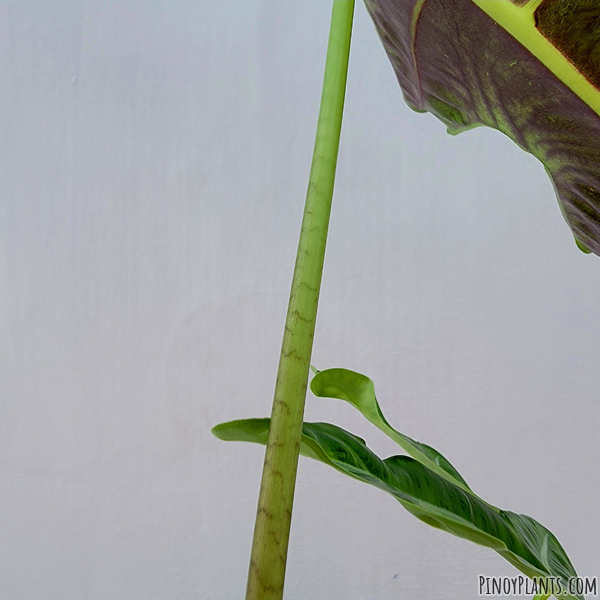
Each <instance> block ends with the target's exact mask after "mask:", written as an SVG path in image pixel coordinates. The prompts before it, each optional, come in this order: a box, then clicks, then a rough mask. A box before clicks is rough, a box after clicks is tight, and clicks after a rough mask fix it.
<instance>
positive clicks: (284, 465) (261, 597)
mask: <svg viewBox="0 0 600 600" xmlns="http://www.w3.org/2000/svg"><path fill="white" fill-rule="evenodd" d="M353 13H354V0H334V3H333V10H332V14H331V27H330V30H329V43H328V46H327V59H326V63H325V76H324V79H323V91H322V95H321V108H320V111H319V121H318V125H317V134H316V139H315V148H314V152H313V160H312V166H311V171H310V179H309V183H308V191H307V195H306V204H305V207H304V216H303V219H302V229H301V231H300V241H299V243H298V253H297V255H296V266H295V269H294V278H293V281H292V289H291V292H290V300H289V305H288V312H287V318H286V323H285V332H284V335H283V343H282V347H281V356H280V360H279V370H278V372H277V382H276V384H275V395H274V399H273V409H272V413H271V428H270V431H269V440H268V443H267V450H266V453H265V463H264V467H263V474H262V482H261V488H260V496H259V501H258V511H257V515H256V525H255V528H254V541H253V544H252V556H251V560H250V570H249V573H248V587H247V590H246V600H281V598H282V597H283V583H284V578H285V567H286V561H287V549H288V541H289V533H290V524H291V518H292V504H293V500H294V487H295V483H296V470H297V466H298V453H299V450H300V438H301V435H302V419H303V416H304V401H305V398H306V387H307V383H308V372H309V367H310V356H311V351H312V344H313V336H314V331H315V322H316V317H317V304H318V300H319V290H320V288H321V276H322V273H323V261H324V258H325V244H326V242H327V230H328V227H329V215H330V213H331V199H332V196H333V185H334V180H335V168H336V164H337V155H338V148H339V141H340V130H341V126H342V113H343V108H344V95H345V89H346V75H347V72H348V57H349V53H350V37H351V32H352V17H353Z"/></svg>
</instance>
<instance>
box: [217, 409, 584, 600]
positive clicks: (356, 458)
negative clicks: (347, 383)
mask: <svg viewBox="0 0 600 600" xmlns="http://www.w3.org/2000/svg"><path fill="white" fill-rule="evenodd" d="M245 423H248V427H247V428H246V427H245V425H244V424H245ZM268 427H269V419H249V420H245V421H244V420H242V421H232V422H230V423H223V424H221V425H218V426H216V427H215V428H213V433H215V435H216V436H217V437H219V438H220V439H226V440H228V441H232V440H234V439H235V437H236V436H239V437H240V441H253V442H255V443H260V444H264V443H265V442H266V435H265V433H267V432H268ZM300 453H301V454H303V455H305V456H309V457H310V458H313V459H316V460H319V461H320V462H323V463H325V464H327V465H329V466H331V467H333V468H334V469H336V470H337V471H340V472H341V473H343V474H345V475H348V476H350V477H352V478H354V479H358V480H359V481H363V482H364V483H368V484H370V485H373V486H375V487H378V488H379V489H381V490H383V491H385V492H387V493H389V494H390V495H392V496H393V497H394V498H396V500H398V501H399V502H400V503H401V504H402V505H403V506H404V508H406V509H407V510H408V511H409V512H410V513H411V514H413V515H414V516H416V517H417V518H418V519H420V520H421V521H423V522H425V523H426V524H428V525H430V526H433V527H436V528H439V529H443V530H445V531H447V532H449V533H452V534H453V535H455V536H458V537H461V538H463V539H467V540H469V541H472V542H474V543H477V544H480V545H484V546H487V547H490V548H492V549H493V550H495V551H496V552H498V553H499V554H500V555H501V556H503V557H504V558H505V559H506V560H508V561H509V562H510V563H511V564H512V565H513V566H515V567H516V568H517V569H519V570H520V571H521V572H522V573H524V574H525V575H527V576H528V577H543V578H545V577H557V578H559V579H560V580H561V581H562V582H563V583H564V584H565V586H566V581H565V578H567V577H575V576H576V572H575V569H574V568H573V566H572V564H571V562H570V560H569V558H568V556H567V555H566V553H565V551H564V550H563V548H562V546H560V543H559V542H558V540H556V538H555V537H554V536H553V535H552V534H551V532H549V531H548V530H547V529H546V528H545V527H543V525H541V524H540V523H538V522H537V521H535V520H534V519H531V518H530V517H526V516H525V515H516V514H515V513H510V512H506V511H498V512H496V511H494V510H492V508H491V507H490V506H489V505H488V504H486V503H485V502H484V501H482V500H481V499H479V498H477V497H476V496H474V495H473V494H469V493H468V492H467V491H465V490H463V489H462V488H460V487H459V486H457V485H455V484H453V483H451V482H450V481H448V480H447V479H445V478H443V477H442V476H440V475H438V474H437V473H435V472H433V471H432V470H430V469H428V468H427V467H426V466H424V465H423V464H421V463H420V462H419V461H417V460H415V459H413V458H411V457H408V456H392V457H389V458H387V459H385V460H381V459H380V458H379V457H378V456H377V455H376V454H375V453H374V452H372V451H371V450H370V449H369V448H368V446H367V445H366V444H365V442H364V440H362V439H361V438H359V437H357V436H355V435H353V434H351V433H349V432H347V431H345V430H343V429H341V428H340V427H337V426H335V425H332V424H329V423H304V425H303V431H302V442H301V450H300ZM544 539H546V540H550V542H551V543H546V545H545V547H544V542H543V540H544ZM548 556H550V557H551V558H550V559H548ZM544 557H546V558H544ZM565 586H563V587H565ZM558 598H559V600H573V598H575V599H576V600H582V598H581V597H579V596H577V597H573V596H570V595H567V594H560V595H559V596H558Z"/></svg>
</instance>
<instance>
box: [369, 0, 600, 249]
mask: <svg viewBox="0 0 600 600" xmlns="http://www.w3.org/2000/svg"><path fill="white" fill-rule="evenodd" d="M366 5H367V9H368V10H369V12H370V14H371V17H372V19H373V22H374V23H375V27H376V29H377V32H378V34H379V36H380V38H381V40H382V42H383V45H384V48H385V50H386V52H387V54H388V56H389V58H390V61H391V63H392V66H393V67H394V70H395V72H396V76H397V78H398V81H399V83H400V86H401V87H402V91H403V93H404V97H405V100H406V102H407V103H408V105H409V106H410V107H411V108H413V109H414V110H416V111H418V112H426V111H428V112H431V113H433V114H434V115H436V116H437V117H438V118H439V119H441V120H442V121H443V122H444V123H445V124H446V126H447V127H448V131H449V132H450V133H458V132H460V131H464V130H466V129H470V128H472V127H475V126H477V125H487V126H489V127H493V128H495V129H498V130H499V131H502V132H503V133H505V134H506V135H507V136H509V137H510V138H511V139H512V140H513V141H515V142H516V143H517V144H518V145H519V146H521V147H522V148H523V149H525V150H526V151H527V152H530V153H531V154H533V155H534V156H536V157H537V158H538V159H539V160H540V161H541V162H542V163H543V165H544V167H545V168H546V171H547V172H548V174H549V175H550V178H551V179H552V182H553V184H554V188H555V190H556V194H557V197H558V202H559V205H560V208H561V211H562V213H563V215H564V217H565V219H566V221H567V223H568V224H569V226H570V227H571V230H572V232H573V234H574V236H575V240H576V242H577V246H578V247H579V248H580V249H582V250H583V251H584V252H593V253H595V254H598V255H600V27H598V22H599V20H600V2H598V0H560V1H550V0H545V1H542V0H513V1H510V0H495V1H494V2H491V1H489V0H366Z"/></svg>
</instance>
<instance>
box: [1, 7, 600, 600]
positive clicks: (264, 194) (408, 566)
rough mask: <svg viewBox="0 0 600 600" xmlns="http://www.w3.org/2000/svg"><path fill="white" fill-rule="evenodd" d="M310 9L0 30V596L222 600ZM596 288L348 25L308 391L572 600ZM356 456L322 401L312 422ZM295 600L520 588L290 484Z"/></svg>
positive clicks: (310, 36) (231, 559) (272, 308)
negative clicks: (356, 392)
mask: <svg viewBox="0 0 600 600" xmlns="http://www.w3.org/2000/svg"><path fill="white" fill-rule="evenodd" d="M330 7H331V4H330V2H324V1H323V0H321V1H314V0H313V1H310V2H309V1H305V0H303V1H298V2H294V3H292V2H283V1H267V0H262V1H259V0H257V1H250V0H244V1H243V2H241V1H231V2H227V1H219V2H216V1H207V0H200V1H192V0H186V1H183V0H177V1H168V2H167V1H160V2H159V1H148V2H131V1H119V2H117V1H114V2H98V1H92V2H81V1H79V2H76V1H69V2H66V1H59V2H56V1H55V0H47V1H45V2H42V1H41V0H38V1H31V0H15V1H13V2H8V1H2V2H0V194H1V198H0V532H1V533H0V598H2V599H3V600H52V599H57V600H58V599H60V600H159V599H160V600H173V599H178V600H192V599H198V598H201V599H207V600H229V599H232V600H233V599H237V598H241V597H242V596H243V590H244V588H245V578H246V571H247V564H248V556H249V548H250V543H251V534H252V528H253V520H254V511H255V506H256V499H257V491H258V485H259V477H260V471H261V467H262V457H263V449H262V448H261V447H258V446H244V445H241V444H225V443H223V442H220V441H219V440H217V439H216V438H214V437H212V436H211V434H210V427H211V426H213V425H215V424H216V423H218V422H221V421H225V420H229V419H234V418H242V417H250V416H266V415H267V414H268V412H269V410H270V404H271V396H272V391H273V385H274V379H275V371H276V368H277V360H278V354H279V345H280V340H281V334H282V331H283V320H284V315H285V310H286V304H287V294H288V290H289V284H290V281H291V271H292V267H293V262H294V256H295V247H296V243H297V236H298V232H299V224H300V218H301V213H302V206H303V202H304V194H305V190H306V183H307V178H308V171H309V167H310V159H311V153H312V144H313V137H314V130H315V123H316V115H317V110H318V102H319V97H320V85H321V79H322V72H323V64H324V52H325V47H326V42H327V31H328V27H329V15H330ZM599 260H600V259H598V258H597V257H595V256H585V255H584V254H582V253H580V252H579V251H578V250H577V249H576V247H575V244H574V242H573V239H572V237H571V235H570V232H569V229H568V227H567V225H566V224H565V223H564V222H563V219H562V217H561V214H560V211H559V208H558V205H557V202H556V200H555V198H554V193H553V191H552V187H551V185H550V182H549V180H548V179H547V177H546V175H545V173H544V171H543V168H542V167H541V165H540V164H539V163H538V162H537V161H536V160H535V159H533V158H532V157H530V156H528V155H526V154H524V153H523V152H522V151H520V150H519V149H518V148H517V147H516V146H514V145H513V144H512V143H511V142H510V141H509V140H508V139H506V138H505V137H503V136H502V135H501V134H499V133H497V132H493V131H491V130H483V129H477V130H474V131H471V132H469V133H465V134H463V135H461V136H459V137H456V138H453V137H450V136H448V135H447V134H446V133H445V131H444V127H443V126H442V124H441V123H439V122H438V121H437V120H436V119H435V118H434V117H432V116H430V115H418V114H415V113H412V112H411V111H410V110H409V109H408V108H407V107H406V106H405V104H404V103H403V100H402V97H401V93H400V90H399V88H398V86H397V84H396V82H395V79H394V76H393V73H392V69H391V67H390V65H389V64H388V62H387V59H386V57H385V55H384V52H383V49H382V47H381V45H380V43H379V40H378V39H377V36H376V34H375V31H374V28H373V26H372V24H371V22H370V20H369V18H368V16H367V14H366V11H365V9H364V6H362V5H361V4H357V9H356V17H355V32H354V37H353V48H352V55H351V61H350V73H349V83H348V96H347V104H346V113H345V118H344V129H343V134H342V142H341V153H340V159H339V169H338V180H337V184H336V194H335V198H334V208H333V214H332V224H331V233H330V241H329V249H328V253H327V261H326V268H325V274H324V282H323V292H322V298H321V308H320V316H319V319H318V327H317V333H316V342H315V348H314V357H313V362H314V364H315V365H316V366H317V367H318V368H321V369H323V368H328V367H334V366H341V367H346V368H350V369H355V370H358V371H360V372H363V373H365V374H368V375H369V376H371V377H372V378H373V379H374V381H375V383H376V387H377V390H378V396H379V399H380V403H381V405H382V407H383V410H384V411H385V413H386V414H387V415H388V417H389V420H390V421H391V422H392V423H393V424H394V425H395V426H397V427H398V428H399V429H401V430H402V431H404V432H405V433H407V434H408V435H410V436H412V437H414V438H417V439H420V440H422V441H425V442H427V443H429V444H431V445H433V446H435V447H436V448H438V449H439V450H440V451H442V452H443V453H444V454H445V455H446V456H447V457H449V458H450V460H451V461H452V462H453V463H454V464H455V465H456V466H457V467H458V468H459V470H460V471H461V473H462V474H463V475H464V476H465V478H466V479H467V481H468V482H469V483H470V485H471V486H472V487H473V488H474V489H475V491H477V492H478V493H479V494H480V495H481V496H483V497H484V498H486V499H487V500H489V501H490V502H492V503H494V504H496V505H499V506H501V507H503V508H505V509H510V510H514V511H517V512H524V513H527V514H530V515H531V516H533V517H535V518H537V519H538V520H540V521H541V522H542V523H544V524H545V525H546V526H547V527H549V528H550V529H551V530H552V531H553V532H554V533H555V534H556V535H557V536H558V538H559V539H560V540H561V542H562V543H563V545H564V547H565V548H566V549H567V551H568V553H569V554H570V556H571V558H572V560H573V562H574V564H575V566H576V567H577V569H578V571H579V572H580V573H581V574H583V575H599V576H600V570H599V569H598V565H600V550H599V549H598V545H597V539H598V537H599V535H600V517H599V512H598V508H597V506H598V505H597V497H598V494H599V493H600V484H599V482H598V457H599V454H600V441H599V438H598V428H599V425H600V414H599V409H598V406H599V404H598V389H599V388H600V370H599V369H598V357H599V356H600V293H599V289H600V288H599V286H600V262H599ZM306 418H307V420H330V421H333V422H335V423H337V424H339V425H341V426H343V427H346V428H348V429H350V430H351V431H353V432H355V433H357V434H359V435H361V436H363V437H366V438H367V439H368V441H369V443H370V445H371V446H372V447H373V448H374V449H375V450H377V451H379V452H381V453H382V454H383V455H389V454H391V453H395V452H397V450H396V449H395V448H394V447H393V444H392V443H391V442H390V441H389V440H386V439H384V438H383V436H382V435H380V434H379V432H377V431H376V430H375V429H374V428H373V427H371V426H369V425H368V424H365V423H363V422H362V421H361V419H360V418H359V417H358V416H357V414H355V413H354V412H353V411H352V409H351V408H350V407H349V406H346V405H344V404H343V403H341V402H336V401H333V400H331V401H329V400H317V399H315V398H309V399H308V405H307V416H306ZM289 558H290V563H289V568H288V583H287V598H289V599H290V600H292V599H294V600H320V599H328V600H337V599H340V600H341V599H344V600H375V599H377V600H387V599H396V598H424V599H434V598H435V599H442V598H447V599H456V600H458V599H461V600H463V599H466V598H476V597H477V576H478V574H480V573H483V574H486V575H490V576H491V575H502V574H516V571H515V569H513V568H512V567H511V566H510V565H508V564H507V563H505V562H504V561H503V560H502V559H501V558H500V557H499V556H497V555H495V554H494V553H493V552H492V551H490V550H488V549H486V548H481V547H477V546H473V545H471V544H469V543H468V542H466V541H463V540H459V539H456V538H453V537H451V536H450V535H448V534H445V533H443V532H440V531H437V530H431V529H429V528H427V526H425V525H424V524H422V523H420V522H419V521H417V520H415V519H414V518H413V517H412V516H410V515H409V514H408V513H406V512H405V511H404V510H403V509H402V507H401V506H400V505H399V504H398V503H396V502H395V501H394V500H393V499H391V498H390V497H387V496H386V495H384V494H383V493H382V492H379V491H378V490H375V489H371V488H368V487H366V486H364V485H361V484H359V483H358V482H355V481H352V480H349V479H345V478H344V477H343V476H342V475H339V474H337V473H335V472H331V471H330V470H328V469H327V468H326V467H325V466H323V465H320V464H316V463H312V462H310V461H308V460H307V459H302V462H301V465H300V471H299V482H298V491H297V496H296V504H295V517H294V523H293V527H292V541H291V548H290V556H289Z"/></svg>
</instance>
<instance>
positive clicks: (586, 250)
mask: <svg viewBox="0 0 600 600" xmlns="http://www.w3.org/2000/svg"><path fill="white" fill-rule="evenodd" d="M575 243H576V244H577V247H578V248H579V249H580V250H581V251H582V252H583V253H584V254H591V253H592V251H591V250H590V249H589V248H588V247H587V246H586V245H585V244H584V243H583V242H582V241H581V240H578V239H577V238H575Z"/></svg>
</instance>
